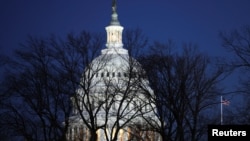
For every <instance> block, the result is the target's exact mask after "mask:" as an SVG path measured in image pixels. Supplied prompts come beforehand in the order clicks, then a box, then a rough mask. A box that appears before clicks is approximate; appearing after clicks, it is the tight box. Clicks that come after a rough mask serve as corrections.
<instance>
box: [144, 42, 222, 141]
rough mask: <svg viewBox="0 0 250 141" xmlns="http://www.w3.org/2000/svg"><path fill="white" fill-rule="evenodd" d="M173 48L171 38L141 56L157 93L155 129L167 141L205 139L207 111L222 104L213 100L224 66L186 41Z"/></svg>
mask: <svg viewBox="0 0 250 141" xmlns="http://www.w3.org/2000/svg"><path fill="white" fill-rule="evenodd" d="M173 48H176V46H175V44H174V43H173V41H171V40H170V41H169V42H167V43H166V44H162V43H159V42H156V43H155V44H154V45H153V46H152V49H151V51H152V52H153V53H152V54H150V55H149V56H146V57H143V58H142V59H141V62H142V63H143V65H144V68H145V69H146V72H147V73H148V77H149V80H150V84H151V87H152V88H153V90H154V94H155V95H156V97H155V101H154V103H155V104H156V105H157V108H158V113H157V114H158V118H159V120H160V122H159V124H157V126H154V128H155V130H156V131H158V132H159V133H160V134H161V135H162V139H163V140H164V141H184V140H192V141H197V140H200V139H202V137H203V139H204V135H205V134H206V126H207V124H208V121H209V120H210V119H209V116H208V115H209V114H208V113H206V112H207V109H209V108H212V107H213V106H214V104H219V103H218V102H217V103H216V102H214V101H215V100H216V99H217V97H218V93H220V92H221V91H220V89H218V88H219V82H220V81H221V80H223V79H224V77H225V75H224V68H223V67H220V66H213V65H212V62H210V59H209V57H208V56H206V55H204V54H202V53H199V52H198V50H197V47H196V46H195V45H192V44H184V45H183V47H182V48H181V51H180V52H174V50H173ZM211 114H212V113H210V115H211ZM152 122H153V123H154V124H152ZM148 123H149V124H152V125H155V123H157V122H155V121H153V120H148Z"/></svg>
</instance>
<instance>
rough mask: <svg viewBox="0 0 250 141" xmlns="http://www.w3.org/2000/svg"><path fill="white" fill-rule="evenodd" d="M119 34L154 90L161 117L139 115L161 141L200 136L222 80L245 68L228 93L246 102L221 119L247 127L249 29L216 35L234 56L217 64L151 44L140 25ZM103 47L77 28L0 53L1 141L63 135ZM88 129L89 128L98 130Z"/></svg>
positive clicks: (44, 140) (56, 139)
mask: <svg viewBox="0 0 250 141" xmlns="http://www.w3.org/2000/svg"><path fill="white" fill-rule="evenodd" d="M123 37H124V41H123V43H124V47H125V48H126V49H128V51H129V54H130V55H131V56H132V57H134V58H135V59H137V61H139V62H140V64H141V65H142V67H143V69H144V70H145V72H146V77H147V78H148V80H149V84H150V86H151V88H152V89H153V92H154V97H153V98H152V101H151V102H153V103H155V105H156V106H157V113H156V116H157V118H158V120H159V121H160V122H157V121H154V120H153V119H146V118H145V119H146V121H147V127H149V128H151V129H152V130H154V131H156V132H158V133H159V134H160V135H161V138H162V140H164V141H188V140H189V141H203V140H206V139H207V125H208V124H220V111H219V110H214V109H218V106H219V105H220V96H221V95H222V94H225V93H227V92H226V91H225V90H224V89H225V88H224V87H223V86H224V85H223V86H222V84H223V83H225V82H224V80H225V78H227V77H230V74H232V73H233V72H234V71H236V70H237V71H244V73H242V78H244V79H240V80H241V81H240V82H239V83H238V84H239V85H238V86H237V87H235V92H231V93H229V94H228V95H236V94H237V95H244V97H245V98H244V99H245V100H244V101H243V102H242V103H241V104H240V105H239V106H236V107H232V108H231V109H230V110H228V111H227V112H225V113H224V119H225V120H224V124H249V121H250V118H249V117H250V116H249V114H250V112H249V107H250V104H249V103H250V101H249V98H250V95H249V88H250V87H249V84H250V82H249V80H250V79H249V76H248V72H249V68H250V60H249V57H250V28H249V26H246V27H243V28H241V29H237V30H234V31H230V32H221V33H220V39H221V41H222V47H225V48H226V49H228V50H229V51H230V52H231V54H232V56H233V57H231V58H230V59H228V60H223V61H218V60H221V59H220V58H211V57H210V56H209V55H208V54H203V53H201V52H200V51H199V47H198V46H197V45H195V44H191V43H187V44H183V45H181V46H177V45H176V44H175V42H174V41H172V40H169V41H166V42H163V43H162V42H154V43H152V44H151V43H150V42H149V40H148V39H147V37H146V36H145V35H144V34H143V32H142V31H141V30H139V29H135V30H128V31H126V32H125V33H124V36H123ZM104 45H105V36H104V35H102V34H96V33H89V32H86V31H83V32H82V33H80V34H79V35H74V34H69V35H68V36H67V37H66V38H65V39H58V38H56V37H54V36H52V37H50V38H46V39H41V38H40V39H38V38H35V37H28V40H27V42H25V43H23V44H21V45H20V48H19V49H17V50H16V51H15V52H14V55H13V56H1V62H0V65H1V67H2V68H3V70H4V71H3V78H2V79H1V87H0V90H1V92H0V107H1V111H0V125H1V126H0V139H1V140H3V141H5V140H6V141H8V140H15V139H16V140H17V139H21V140H28V141H52V140H53V141H63V140H66V131H67V129H68V126H69V117H70V115H71V114H72V97H73V96H74V95H75V93H76V89H77V88H78V87H79V83H80V81H81V78H82V77H85V76H83V72H84V70H85V69H86V68H90V67H91V66H90V65H89V64H91V61H92V60H93V59H94V58H96V57H97V56H98V55H100V51H101V49H103V48H105V46H104ZM131 65H133V64H131ZM137 65H138V64H137ZM128 74H129V73H128ZM143 77H145V76H143ZM89 79H92V78H91V77H88V78H86V81H87V80H89ZM86 91H87V89H86ZM83 102H84V101H83ZM86 104H88V103H86ZM78 110H79V112H80V110H81V109H80V108H79V109H78ZM90 112H91V111H90ZM142 116H143V114H142ZM82 118H83V119H84V115H82ZM156 123H157V124H156ZM88 128H89V129H92V130H93V132H95V131H96V130H97V129H98V128H101V127H94V126H92V125H89V126H88ZM93 134H94V133H93ZM92 140H93V139H92Z"/></svg>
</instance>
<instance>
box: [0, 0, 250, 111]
mask: <svg viewBox="0 0 250 141" xmlns="http://www.w3.org/2000/svg"><path fill="white" fill-rule="evenodd" d="M117 2H118V4H117V8H118V9H117V11H118V15H119V17H118V18H119V21H120V23H121V25H122V26H124V30H126V29H135V28H140V29H141V30H142V31H143V32H144V34H145V35H146V36H148V37H149V39H150V40H151V41H155V40H156V41H160V42H166V41H167V40H168V39H173V40H174V41H175V42H177V43H180V44H182V43H183V42H191V43H195V44H197V45H198V46H199V49H200V50H201V51H202V52H205V53H207V54H210V55H213V56H222V57H223V56H227V57H228V55H230V54H229V53H227V52H226V50H225V49H223V48H222V46H221V41H220V39H219V36H218V32H219V31H231V30H233V29H238V28H240V27H241V26H244V25H250V0H117ZM111 3H112V0H0V55H1V54H5V55H11V52H12V51H13V49H16V48H19V43H25V42H26V40H27V36H28V35H31V36H35V37H38V38H40V37H41V38H46V37H49V36H50V35H51V34H54V35H55V36H59V37H62V38H65V37H66V35H67V34H68V33H75V34H78V33H80V32H81V31H83V30H86V31H90V32H103V33H105V26H107V25H108V24H109V22H110V19H111ZM104 35H105V34H104ZM229 57H230V56H229ZM234 78H236V77H235V76H234V77H232V78H231V79H230V80H229V81H228V82H229V83H230V84H231V85H232V84H233V83H232V82H235V83H237V81H236V80H234ZM218 98H219V97H218ZM232 98H233V97H232ZM232 98H231V99H232ZM231 103H233V102H231ZM236 105H237V104H236ZM218 109H219V108H218Z"/></svg>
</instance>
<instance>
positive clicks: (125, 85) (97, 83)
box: [67, 1, 161, 141]
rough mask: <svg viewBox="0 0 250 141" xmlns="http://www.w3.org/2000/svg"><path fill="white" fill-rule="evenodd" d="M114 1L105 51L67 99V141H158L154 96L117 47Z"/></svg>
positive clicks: (136, 64)
mask: <svg viewBox="0 0 250 141" xmlns="http://www.w3.org/2000/svg"><path fill="white" fill-rule="evenodd" d="M122 31H123V27H122V26H121V25H120V23H119V21H118V15H117V10H116V1H113V3H112V15H111V22H110V24H109V25H108V26H107V27H106V32H107V41H106V48H105V49H103V50H102V51H101V54H100V55H99V56H98V57H97V58H95V59H94V60H93V61H92V62H91V63H90V64H89V65H88V66H86V68H85V70H84V72H83V74H82V79H81V82H80V84H79V87H78V88H77V90H76V95H75V96H73V97H72V98H71V100H72V105H73V111H72V115H71V116H70V118H69V128H68V131H67V140H68V141H90V140H96V141H115V140H117V141H137V140H140V141H161V137H160V136H159V134H158V133H157V132H155V131H154V130H153V129H152V128H151V127H152V124H154V123H151V125H150V126H149V124H148V122H149V121H157V109H156V106H155V104H154V102H152V101H153V99H154V93H153V90H152V89H151V88H150V87H149V82H148V80H147V78H146V77H145V76H146V74H145V71H144V70H143V69H142V67H141V65H140V63H139V62H138V61H136V60H135V59H134V58H132V57H131V56H130V55H129V53H128V50H126V49H125V48H123V43H122Z"/></svg>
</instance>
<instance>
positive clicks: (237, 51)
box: [219, 25, 250, 124]
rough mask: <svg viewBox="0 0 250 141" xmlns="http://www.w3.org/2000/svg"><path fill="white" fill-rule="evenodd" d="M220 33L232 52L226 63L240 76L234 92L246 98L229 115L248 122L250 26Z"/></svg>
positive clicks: (235, 121) (233, 120) (223, 42)
mask: <svg viewBox="0 0 250 141" xmlns="http://www.w3.org/2000/svg"><path fill="white" fill-rule="evenodd" d="M219 35H220V39H221V41H222V46H223V47H224V48H225V49H227V50H228V51H229V52H230V53H232V56H231V58H230V60H229V61H227V62H226V64H227V66H228V67H230V68H231V69H232V70H234V71H235V73H236V74H238V77H239V79H238V82H239V83H238V84H239V85H236V87H235V91H234V94H235V95H237V96H239V95H241V96H243V99H244V100H242V101H240V103H241V104H240V105H237V106H235V108H234V109H233V110H232V111H231V112H230V115H228V117H230V119H231V121H230V122H234V123H236V124H248V123H249V120H250V118H249V114H248V113H249V108H248V107H249V101H250V95H249V86H250V81H249V77H250V76H249V70H250V26H249V25H245V26H242V27H241V28H239V29H235V30H232V31H229V32H220V34H219ZM239 97H240V96H239ZM240 98H241V97H240Z"/></svg>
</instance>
